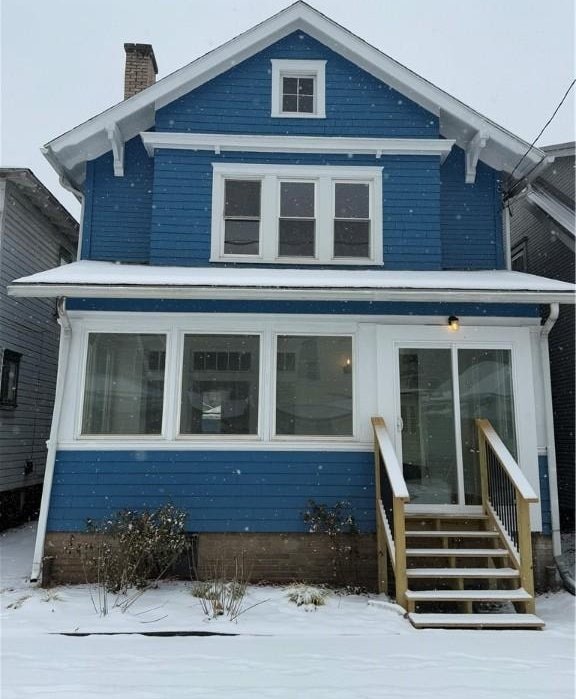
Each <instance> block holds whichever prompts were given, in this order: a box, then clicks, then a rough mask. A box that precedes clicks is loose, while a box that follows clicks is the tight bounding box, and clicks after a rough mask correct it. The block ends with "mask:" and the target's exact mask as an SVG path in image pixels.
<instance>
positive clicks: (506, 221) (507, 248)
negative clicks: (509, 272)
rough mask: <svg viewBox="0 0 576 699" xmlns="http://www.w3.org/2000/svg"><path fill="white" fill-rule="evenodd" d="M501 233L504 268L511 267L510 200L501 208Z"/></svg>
mask: <svg viewBox="0 0 576 699" xmlns="http://www.w3.org/2000/svg"><path fill="white" fill-rule="evenodd" d="M502 218H503V221H502V223H503V226H502V227H503V229H504V230H503V233H504V261H505V264H506V269H512V241H511V238H510V202H506V203H505V204H504V208H503V209H502Z"/></svg>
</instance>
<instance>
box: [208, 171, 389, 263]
mask: <svg viewBox="0 0 576 699" xmlns="http://www.w3.org/2000/svg"><path fill="white" fill-rule="evenodd" d="M213 172H214V176H213V190H212V254H211V259H212V260H213V261H238V262H279V263H286V262H290V261H294V262H299V263H300V264H355V265H357V264H381V263H382V247H383V241H382V168H378V167H332V166H301V165H268V164H266V165H253V164H242V163H214V164H213Z"/></svg>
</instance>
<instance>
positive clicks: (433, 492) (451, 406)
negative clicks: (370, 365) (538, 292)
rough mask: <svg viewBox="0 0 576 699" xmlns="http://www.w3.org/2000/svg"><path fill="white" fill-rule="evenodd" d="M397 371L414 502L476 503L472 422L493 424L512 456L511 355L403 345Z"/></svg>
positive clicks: (477, 487) (477, 482)
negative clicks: (485, 420)
mask: <svg viewBox="0 0 576 699" xmlns="http://www.w3.org/2000/svg"><path fill="white" fill-rule="evenodd" d="M399 374H400V412H401V417H402V424H401V427H402V462H403V466H404V477H405V478H406V482H407V484H408V489H409V491H410V496H411V502H412V503H414V504H438V505H464V504H466V505H474V504H478V503H480V501H481V490H480V479H479V471H478V449H477V442H476V426H475V420H476V418H479V417H481V418H485V419H487V420H490V422H491V423H492V425H493V426H494V428H495V429H496V431H497V432H498V434H499V435H500V436H501V438H502V440H503V441H504V443H505V444H506V446H507V447H508V448H509V449H510V451H511V452H512V454H513V456H514V457H516V430H515V419H514V396H513V389H512V364H511V352H510V350H508V349H475V348H468V347H456V346H452V347H406V348H400V350H399Z"/></svg>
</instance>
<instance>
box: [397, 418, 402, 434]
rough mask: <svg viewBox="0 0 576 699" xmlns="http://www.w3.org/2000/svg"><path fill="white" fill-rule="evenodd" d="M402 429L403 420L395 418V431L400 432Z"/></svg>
mask: <svg viewBox="0 0 576 699" xmlns="http://www.w3.org/2000/svg"><path fill="white" fill-rule="evenodd" d="M403 429H404V420H403V419H402V418H401V417H397V418H396V431H397V432H402V430H403Z"/></svg>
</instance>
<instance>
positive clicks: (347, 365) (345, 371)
mask: <svg viewBox="0 0 576 699" xmlns="http://www.w3.org/2000/svg"><path fill="white" fill-rule="evenodd" d="M351 371H352V360H351V359H350V357H346V361H345V362H344V366H343V367H342V373H343V374H349V373H350V372H351Z"/></svg>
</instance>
